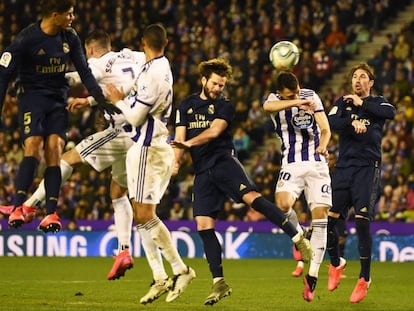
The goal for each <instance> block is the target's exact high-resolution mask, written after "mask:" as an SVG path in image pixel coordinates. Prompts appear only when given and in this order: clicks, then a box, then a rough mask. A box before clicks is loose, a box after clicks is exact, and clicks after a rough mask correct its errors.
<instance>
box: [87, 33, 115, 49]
mask: <svg viewBox="0 0 414 311" xmlns="http://www.w3.org/2000/svg"><path fill="white" fill-rule="evenodd" d="M92 42H96V43H97V44H98V46H99V47H102V48H107V47H109V46H111V37H110V36H109V34H108V33H107V32H106V31H105V30H102V29H96V30H94V31H92V32H91V33H90V34H88V36H87V37H86V39H85V44H86V45H88V44H90V43H92Z"/></svg>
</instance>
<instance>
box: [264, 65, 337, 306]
mask: <svg viewBox="0 0 414 311" xmlns="http://www.w3.org/2000/svg"><path fill="white" fill-rule="evenodd" d="M276 89H277V93H276V94H275V93H270V94H269V96H268V98H267V99H266V101H265V103H264V104H263V108H264V110H265V111H267V112H269V113H270V117H271V119H272V121H273V123H274V125H275V129H276V133H277V134H278V136H279V137H280V138H281V140H282V168H281V170H280V173H279V179H278V182H277V185H276V192H275V200H276V205H277V206H278V207H279V208H280V209H281V210H282V211H283V212H284V213H288V214H296V212H295V211H294V210H293V209H292V207H293V205H294V204H295V202H296V200H297V199H298V198H299V196H300V195H301V193H302V191H303V192H304V196H305V199H306V203H307V206H308V208H309V209H310V211H311V217H312V220H311V226H310V227H311V230H312V235H311V238H310V244H311V246H312V250H313V253H314V256H313V257H312V259H311V262H310V267H309V271H308V274H307V275H306V276H305V278H304V279H303V282H304V284H305V288H304V290H303V298H304V299H305V300H306V301H309V302H310V301H312V300H313V297H314V295H315V288H316V283H317V280H318V273H319V268H320V265H321V263H322V261H323V256H324V255H325V248H326V229H327V224H328V209H329V208H330V207H331V205H332V197H331V178H330V176H329V167H328V159H327V158H328V150H327V146H328V143H329V139H330V137H331V130H330V128H329V122H328V118H327V116H326V114H325V111H324V107H323V104H322V101H321V99H320V98H319V96H318V95H317V94H316V93H315V91H313V90H310V89H304V88H300V85H299V81H298V79H297V78H296V76H295V75H294V74H293V73H291V72H287V71H286V72H280V73H279V74H278V75H277V77H276ZM296 223H297V216H296ZM297 228H298V230H301V229H299V228H300V226H297Z"/></svg>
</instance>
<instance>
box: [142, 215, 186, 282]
mask: <svg viewBox="0 0 414 311" xmlns="http://www.w3.org/2000/svg"><path fill="white" fill-rule="evenodd" d="M143 226H144V228H145V229H146V230H147V231H148V232H149V234H150V236H151V238H152V240H153V241H154V243H155V244H156V246H157V247H158V248H159V249H160V250H161V252H162V254H163V255H164V258H165V259H166V260H167V261H168V262H169V263H170V265H171V268H172V271H173V273H174V274H175V275H177V274H180V273H183V272H184V271H187V266H186V265H185V264H184V262H183V260H182V259H181V257H180V255H179V254H178V251H177V249H176V248H175V246H174V244H173V241H172V239H171V234H170V232H169V231H168V229H167V227H166V226H165V224H164V223H163V222H162V221H161V220H160V219H159V218H158V217H155V218H153V219H151V220H150V221H148V222H146V223H145V224H144V225H143Z"/></svg>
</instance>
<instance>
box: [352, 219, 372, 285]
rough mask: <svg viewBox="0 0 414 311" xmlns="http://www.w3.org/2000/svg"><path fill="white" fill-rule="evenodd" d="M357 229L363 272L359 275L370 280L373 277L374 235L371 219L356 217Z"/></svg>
mask: <svg viewBox="0 0 414 311" xmlns="http://www.w3.org/2000/svg"><path fill="white" fill-rule="evenodd" d="M355 229H356V232H357V234H358V250H359V261H360V263H361V272H360V274H359V277H360V278H361V277H363V278H364V279H365V281H369V278H370V277H371V251H372V236H371V232H370V221H369V220H368V219H365V218H355Z"/></svg>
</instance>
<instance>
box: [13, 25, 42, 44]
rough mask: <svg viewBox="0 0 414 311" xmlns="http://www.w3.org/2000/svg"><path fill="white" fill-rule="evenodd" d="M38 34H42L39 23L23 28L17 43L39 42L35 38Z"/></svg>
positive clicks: (18, 35)
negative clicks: (25, 41)
mask: <svg viewBox="0 0 414 311" xmlns="http://www.w3.org/2000/svg"><path fill="white" fill-rule="evenodd" d="M36 33H40V27H39V23H38V22H36V23H32V24H30V25H28V26H26V27H25V28H23V29H22V30H21V31H20V32H19V33H18V34H17V36H16V39H15V41H16V42H23V41H24V40H30V39H33V40H37V39H36V38H35V35H36Z"/></svg>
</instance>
